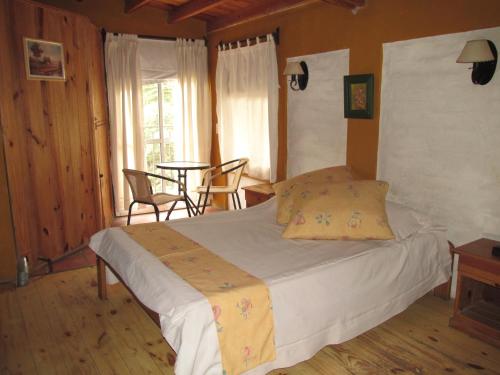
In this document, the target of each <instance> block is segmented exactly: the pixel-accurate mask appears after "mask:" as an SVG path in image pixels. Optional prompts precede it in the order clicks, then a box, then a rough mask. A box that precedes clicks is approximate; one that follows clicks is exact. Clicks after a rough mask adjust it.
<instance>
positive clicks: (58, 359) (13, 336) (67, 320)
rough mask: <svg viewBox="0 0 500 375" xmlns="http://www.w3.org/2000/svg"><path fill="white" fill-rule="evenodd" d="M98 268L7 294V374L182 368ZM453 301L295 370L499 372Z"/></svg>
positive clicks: (418, 309)
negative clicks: (100, 279)
mask: <svg viewBox="0 0 500 375" xmlns="http://www.w3.org/2000/svg"><path fill="white" fill-rule="evenodd" d="M96 292H97V290H96V278H95V268H83V269H79V270H74V271H68V272H62V273H57V274H52V275H48V276H45V277H43V278H41V279H37V280H31V281H30V283H29V285H28V286H26V287H24V288H18V289H11V290H4V291H0V373H1V374H21V373H22V374H120V375H122V374H160V373H161V374H173V366H174V363H175V353H174V352H173V351H172V350H171V349H170V347H169V346H168V344H166V342H165V341H164V340H163V338H162V336H161V335H160V330H159V329H158V328H157V327H156V325H155V324H154V323H153V322H152V321H151V320H150V319H149V317H148V316H147V315H146V314H145V313H144V312H143V311H142V310H141V309H140V307H139V306H138V305H137V304H136V303H135V301H134V300H133V299H132V298H131V296H130V295H129V294H128V292H127V291H126V290H125V288H123V287H122V286H121V285H116V286H113V287H110V288H109V300H108V301H100V300H99V299H98V298H97V297H96V294H97V293H96ZM450 312H451V304H450V303H449V302H445V301H442V300H440V299H437V298H435V297H431V296H426V297H424V298H422V299H421V300H419V301H418V302H417V303H415V304H414V305H413V306H411V307H410V308H409V309H408V310H407V311H405V312H404V313H403V314H401V315H399V316H397V317H395V318H393V319H391V320H389V321H388V322H386V323H384V324H383V325H381V326H379V327H377V328H376V329H373V330H371V331H369V332H367V333H365V334H364V335H362V336H360V337H357V338H356V339H354V340H351V341H348V342H346V343H344V344H341V345H336V346H330V347H327V348H324V349H323V350H322V351H321V352H319V353H318V354H317V355H316V356H314V357H313V358H312V359H310V360H309V361H307V362H303V363H300V364H298V365H296V366H294V367H292V368H288V369H283V370H277V371H273V372H272V374H273V375H278V374H281V375H285V374H288V375H294V374H335V375H337V374H339V375H342V374H500V350H499V349H495V348H493V347H491V346H489V345H487V344H485V343H483V342H481V341H478V340H475V339H473V338H470V337H468V336H467V335H465V334H463V333H461V332H458V331H456V330H454V329H451V328H449V327H448V318H449V316H450Z"/></svg>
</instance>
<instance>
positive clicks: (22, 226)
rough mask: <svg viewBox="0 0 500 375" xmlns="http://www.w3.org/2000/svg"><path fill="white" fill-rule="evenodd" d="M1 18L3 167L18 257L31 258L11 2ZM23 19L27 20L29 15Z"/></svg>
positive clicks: (0, 7)
mask: <svg viewBox="0 0 500 375" xmlns="http://www.w3.org/2000/svg"><path fill="white" fill-rule="evenodd" d="M0 17H1V18H0V19H1V22H0V45H2V46H3V48H4V51H3V52H2V64H1V65H0V90H1V92H2V100H0V108H1V111H0V112H1V116H2V135H3V142H4V148H5V160H6V166H7V168H6V170H7V173H8V178H9V183H10V200H11V207H12V213H13V223H14V227H15V231H16V245H17V249H18V253H19V255H21V256H22V255H29V256H30V260H31V261H32V260H33V259H34V258H36V255H37V249H38V247H37V246H36V244H37V243H38V241H39V232H38V231H36V230H33V228H36V225H37V218H36V213H35V212H34V201H35V191H34V188H33V185H32V184H31V181H30V178H29V175H30V168H29V163H25V162H21V161H22V160H23V159H25V158H26V156H27V154H28V147H27V144H26V142H25V137H24V135H25V124H26V122H27V115H26V110H25V103H24V101H23V94H24V92H25V90H26V89H25V88H24V87H22V85H21V77H20V76H21V75H23V76H24V72H23V71H22V70H20V69H19V68H18V67H17V66H16V64H15V63H14V62H16V61H18V59H19V58H20V52H19V48H16V45H17V44H19V43H20V41H19V40H18V38H17V37H16V33H15V32H13V30H14V28H15V17H14V4H13V3H12V2H1V3H0ZM26 21H29V19H28V17H27V19H26ZM17 47H19V46H17ZM21 52H22V50H21ZM16 161H18V162H17V163H16ZM30 208H31V209H30Z"/></svg>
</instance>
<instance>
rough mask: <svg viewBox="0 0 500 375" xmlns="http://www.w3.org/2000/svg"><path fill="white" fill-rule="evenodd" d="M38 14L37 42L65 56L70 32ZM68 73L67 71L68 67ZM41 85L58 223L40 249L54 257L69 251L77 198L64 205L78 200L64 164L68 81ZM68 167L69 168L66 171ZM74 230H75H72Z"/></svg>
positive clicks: (67, 146)
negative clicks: (60, 48) (55, 46)
mask: <svg viewBox="0 0 500 375" xmlns="http://www.w3.org/2000/svg"><path fill="white" fill-rule="evenodd" d="M38 12H39V13H40V16H39V18H38V22H39V25H38V27H39V28H40V33H39V34H41V35H39V36H40V38H41V39H47V40H50V41H55V42H60V43H63V45H64V49H65V54H66V56H67V55H68V50H70V46H68V45H67V43H66V40H65V38H64V36H65V35H68V34H71V32H72V31H71V30H62V29H61V27H60V20H59V17H58V15H57V14H53V13H52V12H46V11H45V10H44V9H43V8H39V10H38ZM65 68H66V74H67V76H68V64H67V61H66V64H65ZM69 70H71V68H69ZM40 84H41V86H42V93H41V95H42V96H41V97H40V98H38V99H41V101H42V102H43V103H44V111H45V113H46V116H45V119H46V123H45V126H46V127H47V128H48V129H49V131H50V141H51V143H50V149H51V155H50V156H49V155H48V156H49V157H50V161H49V163H50V164H49V166H48V168H50V172H49V173H50V174H51V175H52V179H53V181H54V182H55V184H54V185H56V186H54V187H53V189H54V190H56V191H57V196H56V198H55V199H54V200H53V201H52V207H50V208H49V209H50V211H51V214H50V215H51V216H52V215H54V217H55V219H54V220H57V222H58V223H59V226H58V227H57V228H56V227H52V228H51V229H49V233H48V234H47V233H46V232H45V231H44V234H45V235H46V236H47V237H49V239H50V238H52V239H53V238H54V236H55V233H56V232H57V234H60V238H59V239H58V241H57V243H56V244H55V246H52V247H50V246H44V247H43V255H44V256H45V257H48V258H56V257H57V256H58V255H60V252H61V249H62V252H66V251H68V250H69V249H70V244H68V235H70V236H71V234H72V233H74V232H75V231H76V229H75V227H76V225H77V223H76V222H75V221H73V220H72V212H71V211H72V209H73V207H74V206H76V205H77V204H78V199H74V200H75V202H72V205H73V207H70V206H69V205H68V200H69V199H70V197H71V196H73V197H78V191H77V190H76V187H71V184H72V180H73V179H72V178H71V176H70V175H71V173H72V172H73V170H72V169H71V164H70V163H69V162H68V158H72V157H73V155H72V150H71V143H70V142H71V133H70V131H71V130H70V129H68V126H69V125H70V124H71V123H68V121H67V120H68V117H69V116H68V113H69V112H70V111H71V108H70V107H69V106H68V102H67V98H70V97H71V92H70V87H69V85H68V81H66V82H49V81H42V82H40ZM68 165H69V166H70V168H68ZM40 219H41V224H42V225H43V224H44V222H47V221H49V220H50V218H49V214H48V213H42V216H41V218H40ZM76 228H77V227H76Z"/></svg>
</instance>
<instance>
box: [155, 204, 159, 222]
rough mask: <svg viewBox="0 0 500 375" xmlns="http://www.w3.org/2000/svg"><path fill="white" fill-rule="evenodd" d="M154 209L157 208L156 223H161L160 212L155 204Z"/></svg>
mask: <svg viewBox="0 0 500 375" xmlns="http://www.w3.org/2000/svg"><path fill="white" fill-rule="evenodd" d="M153 207H154V208H155V214H156V221H160V210H159V209H158V206H157V205H156V204H153Z"/></svg>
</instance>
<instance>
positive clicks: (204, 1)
mask: <svg viewBox="0 0 500 375" xmlns="http://www.w3.org/2000/svg"><path fill="white" fill-rule="evenodd" d="M228 1H229V0H191V1H188V2H187V3H184V4H182V5H180V6H178V7H176V8H175V9H174V10H172V11H171V12H169V14H168V21H169V22H170V23H174V22H179V21H182V20H185V19H187V18H191V17H194V16H196V15H198V14H200V13H203V12H206V11H208V10H210V9H212V8H215V7H216V6H218V5H221V4H222V3H225V2H228Z"/></svg>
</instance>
